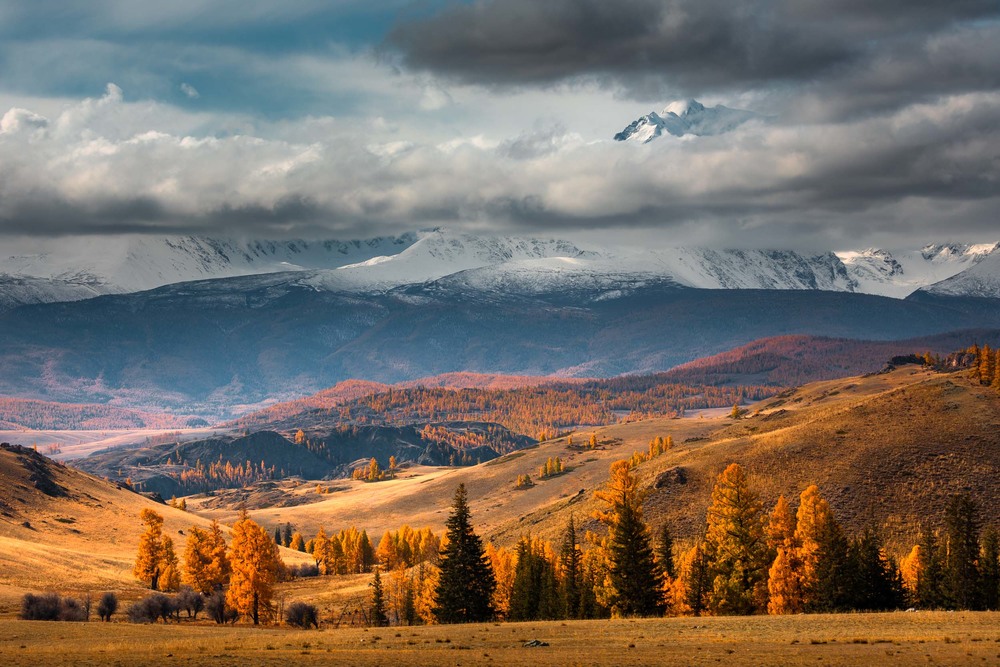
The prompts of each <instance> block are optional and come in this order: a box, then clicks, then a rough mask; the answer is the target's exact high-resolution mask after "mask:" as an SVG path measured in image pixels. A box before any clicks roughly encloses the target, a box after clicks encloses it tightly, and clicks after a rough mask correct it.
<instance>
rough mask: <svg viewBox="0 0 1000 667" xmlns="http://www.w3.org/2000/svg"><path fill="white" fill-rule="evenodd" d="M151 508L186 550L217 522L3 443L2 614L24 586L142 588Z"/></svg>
mask: <svg viewBox="0 0 1000 667" xmlns="http://www.w3.org/2000/svg"><path fill="white" fill-rule="evenodd" d="M146 507H150V508H153V509H155V510H156V511H157V512H159V513H160V514H161V515H162V516H163V518H164V534H165V535H169V536H170V537H172V538H173V540H174V545H175V549H177V551H178V552H179V553H182V552H183V547H184V540H185V535H184V533H185V531H186V530H187V529H188V528H189V527H190V526H191V525H192V524H196V525H200V526H207V525H208V523H209V520H208V519H204V518H201V517H198V516H196V515H194V514H192V513H190V512H182V511H180V510H178V509H174V508H171V507H168V506H165V505H162V504H159V503H155V502H153V501H151V500H149V499H148V498H146V497H144V496H141V495H139V494H136V493H134V492H132V491H130V490H128V489H127V488H124V487H121V486H117V485H114V484H111V483H109V482H107V481H105V480H102V479H99V478H96V477H93V476H91V475H88V474H86V473H84V472H81V471H79V470H75V469H73V468H69V467H66V466H63V465H60V464H58V463H55V462H54V461H52V460H50V459H48V458H46V457H44V456H41V455H40V454H38V453H36V452H34V451H32V450H31V449H26V448H21V447H10V446H4V447H0V614H2V613H5V612H11V611H12V610H13V609H14V608H16V605H17V603H18V598H19V597H20V596H21V595H22V594H23V593H24V592H37V591H43V590H47V589H56V590H59V591H62V592H65V593H71V594H77V595H82V594H85V593H87V592H90V593H93V594H95V595H96V594H99V593H100V592H101V591H103V590H115V591H118V592H120V593H124V594H125V596H126V597H134V596H138V595H139V594H141V589H140V587H139V585H138V583H137V582H136V581H135V580H134V579H133V577H132V564H133V560H134V558H135V550H136V545H137V544H138V540H139V535H140V534H141V532H142V526H141V524H140V522H139V513H140V512H141V511H142V509H143V508H146ZM286 555H287V556H288V557H290V558H291V559H295V558H299V559H300V560H301V557H299V556H298V555H297V554H293V553H291V552H287V554H286Z"/></svg>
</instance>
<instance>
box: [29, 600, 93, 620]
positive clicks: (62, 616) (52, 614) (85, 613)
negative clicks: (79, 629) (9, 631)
mask: <svg viewBox="0 0 1000 667" xmlns="http://www.w3.org/2000/svg"><path fill="white" fill-rule="evenodd" d="M89 611H90V609H89V605H87V604H85V603H82V602H80V601H79V600H76V599H74V598H61V597H59V595H58V594H57V593H43V594H41V595H34V594H32V593H28V594H26V595H25V596H24V597H23V598H21V618H22V619H23V620H25V621H86V620H87V619H88V617H89V616H90V613H89Z"/></svg>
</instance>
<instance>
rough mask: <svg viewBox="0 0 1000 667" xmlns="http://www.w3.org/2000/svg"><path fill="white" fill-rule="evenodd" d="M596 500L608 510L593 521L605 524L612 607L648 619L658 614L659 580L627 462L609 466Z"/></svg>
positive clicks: (640, 498) (641, 495)
mask: <svg viewBox="0 0 1000 667" xmlns="http://www.w3.org/2000/svg"><path fill="white" fill-rule="evenodd" d="M596 496H597V498H599V499H600V500H603V501H604V502H605V503H607V504H608V510H607V511H603V512H598V514H597V518H599V519H600V520H601V521H603V522H604V523H606V524H607V525H608V532H609V535H608V538H609V539H608V547H607V548H608V559H609V561H610V578H611V585H612V588H613V589H614V600H613V605H614V607H615V609H616V610H617V611H618V613H619V614H621V615H623V616H652V615H654V614H658V613H661V612H662V601H661V580H660V577H659V573H658V572H657V567H656V560H655V558H654V557H653V547H652V543H651V542H652V540H651V539H650V536H649V529H648V528H647V527H646V524H645V523H643V521H642V501H643V499H644V496H645V494H644V493H643V492H641V491H640V490H639V482H638V479H637V478H636V477H635V475H633V474H632V471H631V466H630V465H629V462H628V461H624V460H623V461H615V462H614V463H612V464H611V478H610V479H609V480H608V484H607V486H606V487H605V488H604V489H602V490H600V491H598V492H597V494H596Z"/></svg>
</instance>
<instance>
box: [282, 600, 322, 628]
mask: <svg viewBox="0 0 1000 667" xmlns="http://www.w3.org/2000/svg"><path fill="white" fill-rule="evenodd" d="M285 622H286V623H288V624H289V625H294V626H296V627H299V628H309V627H315V628H317V629H318V628H319V612H318V611H317V610H316V607H315V606H313V605H311V604H306V603H305V602H293V603H292V604H290V605H289V606H288V611H287V612H285Z"/></svg>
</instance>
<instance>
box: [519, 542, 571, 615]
mask: <svg viewBox="0 0 1000 667" xmlns="http://www.w3.org/2000/svg"><path fill="white" fill-rule="evenodd" d="M540 546H541V545H536V544H535V543H533V542H532V540H530V539H528V538H521V541H520V542H518V545H517V566H516V567H515V569H514V585H513V587H512V588H511V592H510V612H509V614H508V616H509V618H510V620H512V621H534V620H544V619H552V618H556V617H557V616H559V615H560V611H559V604H558V592H557V585H556V576H555V567H553V565H552V563H551V562H549V560H548V559H547V558H546V557H545V553H544V550H543V549H541V548H539V547H540Z"/></svg>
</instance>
